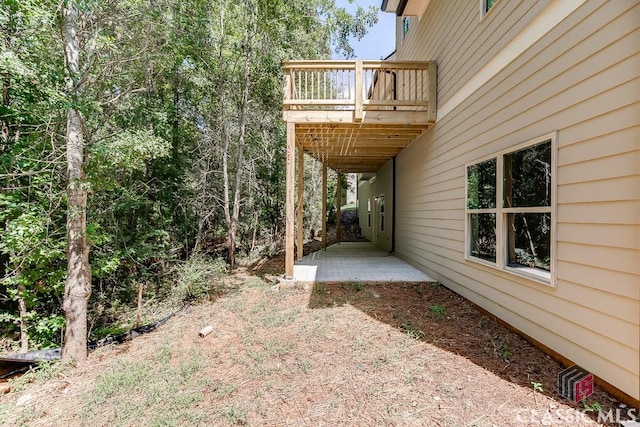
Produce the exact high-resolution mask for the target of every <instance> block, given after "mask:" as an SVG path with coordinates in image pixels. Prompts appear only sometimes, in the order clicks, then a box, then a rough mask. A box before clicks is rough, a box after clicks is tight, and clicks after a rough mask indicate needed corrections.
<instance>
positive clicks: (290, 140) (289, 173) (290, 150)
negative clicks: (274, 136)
mask: <svg viewBox="0 0 640 427" xmlns="http://www.w3.org/2000/svg"><path fill="white" fill-rule="evenodd" d="M295 151H296V125H295V123H291V122H287V160H286V162H287V166H286V194H285V244H284V246H285V261H284V275H285V279H287V280H293V258H294V253H293V252H294V247H293V237H294V236H293V234H294V230H293V228H294V226H293V221H294V206H293V205H294V201H295V186H294V179H295V173H294V172H295V167H294V163H293V156H294V154H295Z"/></svg>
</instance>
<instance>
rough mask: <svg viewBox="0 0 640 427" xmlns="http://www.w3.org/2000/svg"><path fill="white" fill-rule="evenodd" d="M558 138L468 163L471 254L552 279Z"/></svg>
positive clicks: (511, 269)
mask: <svg viewBox="0 0 640 427" xmlns="http://www.w3.org/2000/svg"><path fill="white" fill-rule="evenodd" d="M554 139H555V136H554V135H551V136H547V137H545V138H542V139H538V140H535V141H532V142H530V143H528V144H526V145H524V146H521V147H519V148H517V149H515V150H513V151H504V152H501V153H498V154H497V155H496V156H494V157H491V158H488V159H485V160H482V161H479V162H476V163H473V164H470V165H467V167H466V180H467V185H466V190H467V191H466V194H467V195H466V229H467V233H466V258H467V259H469V260H472V261H478V262H481V263H485V264H488V265H491V266H493V267H496V268H499V269H501V270H505V271H509V272H512V273H515V274H518V275H522V276H525V277H528V278H531V279H534V280H537V281H541V282H544V283H552V282H553V281H552V279H551V277H552V267H553V255H554V254H553V252H554V251H553V242H554V239H553V235H554V233H555V230H554V228H555V225H554V222H555V219H554V213H553V212H554V209H553V206H554V182H555V177H554V155H553V147H554V146H555V144H554Z"/></svg>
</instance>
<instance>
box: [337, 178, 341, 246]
mask: <svg viewBox="0 0 640 427" xmlns="http://www.w3.org/2000/svg"><path fill="white" fill-rule="evenodd" d="M341 207H342V173H340V172H338V183H337V185H336V243H337V244H340V239H341V238H342V211H341V210H340V208H341Z"/></svg>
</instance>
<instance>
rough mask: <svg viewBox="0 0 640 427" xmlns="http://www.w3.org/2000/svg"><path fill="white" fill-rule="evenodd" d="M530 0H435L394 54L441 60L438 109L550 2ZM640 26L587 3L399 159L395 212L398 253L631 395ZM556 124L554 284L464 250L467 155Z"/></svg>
mask: <svg viewBox="0 0 640 427" xmlns="http://www.w3.org/2000/svg"><path fill="white" fill-rule="evenodd" d="M524 3H525V4H524V5H522V3H520V2H499V3H497V4H496V6H495V10H492V11H491V12H490V13H489V14H488V15H487V16H486V17H485V19H484V20H482V21H480V19H479V15H478V10H477V7H478V4H477V2H468V1H466V0H459V1H438V0H432V1H431V3H430V4H429V7H428V8H427V11H426V12H425V15H424V16H423V17H421V19H420V21H419V22H418V21H416V22H415V23H414V24H415V26H414V27H413V28H412V30H411V32H410V34H409V35H408V36H407V38H406V39H405V41H404V42H403V43H402V45H401V46H400V47H399V49H398V59H399V60H425V59H436V60H437V62H438V92H439V94H438V102H439V103H440V105H442V103H443V102H446V100H447V99H448V98H449V97H451V96H452V95H453V94H454V93H455V92H456V91H457V90H458V89H459V88H461V87H462V86H463V85H464V84H465V83H466V81H467V80H468V79H469V78H470V77H471V76H472V75H473V73H474V72H476V71H478V70H479V69H480V68H481V67H482V66H483V65H484V64H486V62H487V61H490V60H491V58H492V57H493V56H494V55H495V53H496V52H498V51H499V50H500V49H501V48H502V47H504V46H505V44H506V43H508V42H509V41H510V40H511V39H512V38H513V37H514V36H515V35H516V34H517V33H518V32H519V31H521V30H522V29H523V28H524V27H526V25H528V24H529V23H530V22H532V20H533V19H535V16H536V15H537V14H538V13H540V11H542V10H543V9H544V7H546V6H547V5H548V4H549V3H548V2H524ZM494 12H495V14H494ZM639 22H640V3H638V2H635V1H631V0H620V1H616V2H603V1H588V2H586V3H585V4H583V5H582V6H581V7H580V8H578V9H577V10H576V11H575V12H574V13H572V14H571V15H570V16H568V17H567V18H566V19H565V20H563V21H562V22H561V23H560V24H559V25H558V26H556V27H555V28H554V29H552V30H551V31H550V32H549V33H548V34H546V35H544V36H543V37H542V38H541V39H540V40H539V41H538V42H537V43H536V44H534V45H533V46H532V47H531V48H529V49H528V50H527V51H525V52H524V53H523V54H522V55H520V56H519V57H518V58H516V59H515V60H514V61H513V62H512V63H511V64H509V65H508V66H507V67H506V68H505V69H504V70H502V71H500V72H499V73H498V74H497V75H496V76H494V77H493V78H492V79H491V80H489V81H488V82H487V83H486V84H484V85H483V86H482V87H481V88H479V89H478V90H477V91H476V92H475V93H473V94H471V95H470V96H469V97H468V98H467V99H465V100H464V101H463V102H462V104H460V105H459V106H457V108H455V109H453V110H452V111H451V112H450V113H449V114H448V115H446V116H445V117H442V118H441V117H439V118H438V121H437V123H436V125H435V126H434V127H433V128H431V129H430V130H429V131H427V132H426V133H425V134H424V135H423V136H422V137H421V138H420V139H419V140H417V141H416V142H414V143H413V144H411V145H410V146H409V147H408V148H407V149H406V150H404V151H403V152H402V153H401V154H400V155H399V156H398V159H397V212H396V215H397V221H396V252H397V253H398V254H399V255H400V256H402V257H404V258H405V259H407V260H408V261H410V262H411V263H413V264H414V265H416V266H419V267H421V268H422V269H424V270H425V271H427V272H428V273H429V274H430V275H432V277H434V278H437V279H438V280H441V281H442V282H443V283H445V284H447V285H448V286H450V287H451V288H453V289H454V290H456V291H457V292H459V293H460V294H462V295H463V296H465V297H467V298H469V299H470V300H472V301H474V302H475V303H477V304H479V305H480V306H482V307H484V308H485V309H487V310H489V311H491V312H492V313H494V314H496V315H497V316H499V317H500V318H502V319H503V320H505V321H507V322H509V323H511V324H512V325H514V326H515V327H517V328H519V329H520V330H522V331H523V332H525V333H526V334H528V335H530V336H532V337H533V338H535V339H537V340H538V341H540V342H542V343H544V344H545V345H547V346H549V347H550V348H552V349H554V350H555V351H558V352H559V353H561V354H563V355H564V356H566V357H568V358H570V359H572V360H574V361H575V362H576V363H579V364H581V365H583V366H584V367H585V368H587V369H589V370H591V371H592V372H594V373H595V374H596V375H598V376H600V377H601V378H603V379H605V380H606V381H608V382H610V383H611V384H613V385H615V386H616V387H618V388H620V389H621V390H623V391H624V392H626V393H628V394H630V395H632V396H633V397H635V398H640V385H639V381H638V377H639V375H640V366H639V365H640V354H639V351H638V348H639V346H640V342H639V341H640V326H639V325H640V302H639V301H640V248H639V245H640V225H639V223H640V123H639V122H640V78H639V77H638V76H639V75H640V73H639V70H640V52H639V49H640V29H638V23H639ZM461 23H462V24H461ZM495 46H498V48H495ZM552 131H558V140H557V142H558V151H557V215H556V217H557V246H556V250H557V253H556V255H557V256H556V257H557V264H556V272H557V287H556V288H551V287H547V286H544V285H540V284H537V283H534V282H531V281H528V280H526V279H523V278H519V277H517V276H513V275H510V274H508V273H505V272H501V271H498V270H496V269H493V268H491V267H485V266H482V265H479V264H477V263H473V262H468V261H465V260H464V203H465V202H464V180H465V178H464V174H465V168H464V165H465V163H468V162H472V161H475V160H477V159H480V158H482V157H485V156H489V155H493V154H495V153H496V152H498V151H501V150H505V149H509V148H510V147H513V146H515V145H517V144H520V143H522V142H525V141H527V140H530V139H532V138H535V137H538V136H540V135H544V134H547V133H549V132H552ZM605 349H606V350H605Z"/></svg>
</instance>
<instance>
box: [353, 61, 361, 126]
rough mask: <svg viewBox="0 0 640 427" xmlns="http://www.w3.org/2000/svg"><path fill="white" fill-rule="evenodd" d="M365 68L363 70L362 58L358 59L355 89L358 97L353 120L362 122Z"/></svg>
mask: <svg viewBox="0 0 640 427" xmlns="http://www.w3.org/2000/svg"><path fill="white" fill-rule="evenodd" d="M362 74H363V70H362V61H361V60H357V61H356V76H355V77H356V79H355V84H356V87H355V88H354V89H355V91H354V92H355V97H356V99H355V100H354V101H355V109H354V111H353V121H354V122H361V121H362V117H363V114H362V105H363V102H362V101H363V93H364V92H363V91H364V84H363V76H362Z"/></svg>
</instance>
